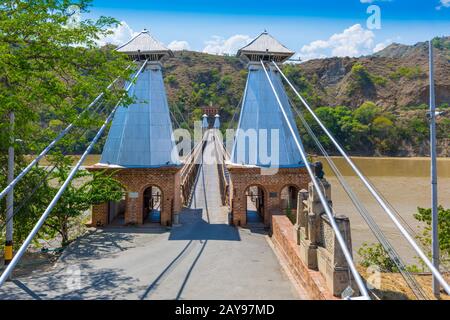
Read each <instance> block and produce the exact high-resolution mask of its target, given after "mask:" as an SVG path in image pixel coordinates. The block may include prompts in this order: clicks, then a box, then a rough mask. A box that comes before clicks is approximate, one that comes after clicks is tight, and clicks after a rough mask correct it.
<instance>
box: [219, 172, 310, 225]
mask: <svg viewBox="0 0 450 320" xmlns="http://www.w3.org/2000/svg"><path fill="white" fill-rule="evenodd" d="M227 167H228V170H229V172H230V178H231V179H230V180H231V185H230V203H231V211H232V215H233V224H234V225H240V226H244V225H246V223H247V217H246V210H247V197H246V195H245V192H246V190H247V188H248V187H250V186H254V185H257V186H259V187H261V188H262V190H263V191H264V208H265V210H264V223H265V224H266V225H270V224H271V217H272V215H275V214H280V213H281V210H280V202H281V198H280V197H281V190H283V188H284V187H286V186H295V187H297V188H298V190H301V189H307V188H308V183H309V181H310V179H309V176H308V172H307V170H306V168H289V169H288V168H282V169H278V171H277V173H276V174H269V172H265V173H266V174H261V169H260V168H248V167H241V166H231V165H229V166H227Z"/></svg>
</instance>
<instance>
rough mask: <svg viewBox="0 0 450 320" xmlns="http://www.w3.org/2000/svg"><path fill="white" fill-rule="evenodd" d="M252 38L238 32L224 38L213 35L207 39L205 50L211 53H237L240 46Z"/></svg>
mask: <svg viewBox="0 0 450 320" xmlns="http://www.w3.org/2000/svg"><path fill="white" fill-rule="evenodd" d="M251 40H252V38H250V37H249V36H247V35H243V34H236V35H234V36H231V37H229V38H228V39H224V38H222V37H219V36H213V37H212V39H211V40H208V41H205V45H206V46H205V48H204V49H203V52H205V53H211V54H219V55H223V54H235V53H236V52H237V51H238V50H239V49H240V48H242V47H243V46H245V45H246V44H248V43H249V42H250V41H251Z"/></svg>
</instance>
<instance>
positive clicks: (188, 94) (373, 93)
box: [164, 37, 450, 156]
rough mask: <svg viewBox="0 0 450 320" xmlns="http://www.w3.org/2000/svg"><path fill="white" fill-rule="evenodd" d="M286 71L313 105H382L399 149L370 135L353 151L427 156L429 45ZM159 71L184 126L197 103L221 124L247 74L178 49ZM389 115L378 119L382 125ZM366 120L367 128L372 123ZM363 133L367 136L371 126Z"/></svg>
mask: <svg viewBox="0 0 450 320" xmlns="http://www.w3.org/2000/svg"><path fill="white" fill-rule="evenodd" d="M433 44H434V47H435V78H436V79H435V81H436V102H437V105H438V106H439V107H441V108H448V107H449V105H450V37H443V38H436V39H434V41H433ZM283 69H284V71H285V73H286V75H287V76H288V77H289V78H290V79H292V80H293V82H294V83H295V85H296V86H297V87H298V88H299V89H300V91H301V92H302V93H303V95H304V96H305V97H306V99H307V100H308V101H309V102H310V103H311V105H312V106H313V107H316V108H317V107H323V106H326V107H331V108H334V107H337V106H345V107H346V108H348V109H349V110H350V112H351V111H352V110H353V111H355V110H357V109H358V108H359V107H360V106H361V105H363V104H364V103H365V102H367V101H371V102H373V103H374V104H375V105H376V106H377V108H379V110H380V111H379V112H378V111H377V112H378V113H379V116H383V117H384V118H386V119H387V120H389V123H388V124H389V125H392V126H393V127H395V128H399V130H396V131H395V132H394V131H386V132H388V135H394V134H395V135H398V139H399V140H400V141H397V143H394V142H393V141H391V143H394V144H396V145H397V146H400V147H398V148H395V150H394V149H392V148H390V147H386V143H385V142H383V143H381V142H380V143H381V144H383V145H385V146H384V147H382V148H378V149H377V148H376V147H375V144H376V142H375V140H376V141H378V140H380V139H378V140H377V139H374V142H373V145H374V147H373V148H369V149H367V150H364V151H361V152H358V150H355V153H362V154H389V155H425V154H427V152H428V151H427V139H426V138H427V123H426V118H425V114H426V109H427V104H428V99H429V97H428V92H429V87H428V45H427V43H417V44H416V45H413V46H407V45H401V44H392V45H390V46H388V47H387V48H385V49H384V50H382V51H380V52H378V53H376V54H374V55H371V56H365V57H360V58H328V59H317V60H310V61H307V62H304V63H300V64H289V65H284V66H283ZM164 73H165V81H166V87H167V91H168V96H169V102H170V105H171V108H172V112H173V114H174V115H175V117H176V118H177V121H178V122H179V123H180V124H181V125H182V126H185V127H187V126H191V125H192V121H193V120H194V119H199V118H200V116H201V109H200V107H201V106H206V105H209V104H214V105H217V106H219V107H220V108H221V116H222V120H223V123H225V126H227V125H228V124H227V122H229V121H230V120H231V119H232V118H233V115H234V114H235V113H236V111H237V112H238V110H237V108H236V106H238V104H239V101H240V99H241V97H242V94H243V91H244V87H245V79H246V76H247V71H246V69H245V66H244V65H243V64H242V63H241V62H240V61H239V59H237V58H236V57H231V56H216V55H209V54H204V53H199V52H189V51H182V52H175V57H173V58H170V59H168V60H167V61H165V63H164ZM387 120H383V121H384V123H385V124H386V123H387ZM442 121H444V125H443V126H441V132H440V137H441V138H443V139H440V143H441V147H440V152H441V155H444V156H445V155H446V154H447V153H448V141H449V140H450V132H449V127H450V125H449V124H448V118H447V119H444V120H442ZM378 122H380V120H379V119H378ZM391 123H392V124H391ZM363 125H366V126H369V127H370V126H371V123H367V124H364V123H363ZM442 128H443V129H442ZM369 129H370V128H369ZM400 129H401V130H400ZM418 131H420V132H421V137H420V138H417V136H416V134H415V133H416V132H418ZM367 132H368V133H367V134H372V131H370V130H368V131H367ZM386 132H385V133H384V134H385V135H386V134H387V133H386ZM385 139H386V138H383V140H385ZM398 142H399V143H398Z"/></svg>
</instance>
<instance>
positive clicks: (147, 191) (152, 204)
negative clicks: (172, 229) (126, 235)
mask: <svg viewBox="0 0 450 320" xmlns="http://www.w3.org/2000/svg"><path fill="white" fill-rule="evenodd" d="M154 188H155V189H156V190H153V189H154ZM141 197H142V224H145V223H161V217H162V215H163V212H165V211H164V210H165V208H164V191H163V189H162V188H161V187H160V186H158V185H155V184H149V185H147V186H146V187H144V188H143V189H142V191H141ZM156 211H158V212H156Z"/></svg>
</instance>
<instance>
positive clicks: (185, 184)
mask: <svg viewBox="0 0 450 320" xmlns="http://www.w3.org/2000/svg"><path fill="white" fill-rule="evenodd" d="M205 147H206V141H205V139H204V138H203V139H202V141H201V142H199V143H198V144H197V145H196V146H195V147H194V149H193V150H192V152H191V154H190V155H189V157H187V158H186V162H185V165H184V167H183V169H181V172H180V179H181V196H182V202H183V205H186V206H187V205H189V203H190V201H191V198H192V193H193V190H194V187H195V181H196V179H197V175H198V172H199V170H200V165H201V161H199V160H198V158H199V156H201V155H202V153H203V150H204V149H205Z"/></svg>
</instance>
